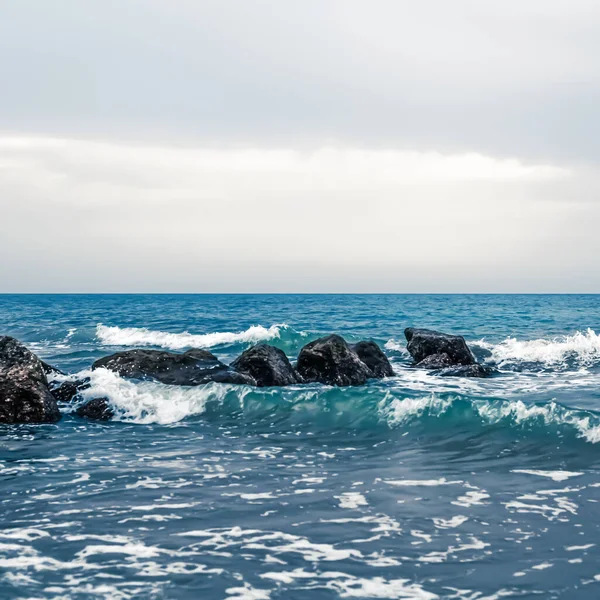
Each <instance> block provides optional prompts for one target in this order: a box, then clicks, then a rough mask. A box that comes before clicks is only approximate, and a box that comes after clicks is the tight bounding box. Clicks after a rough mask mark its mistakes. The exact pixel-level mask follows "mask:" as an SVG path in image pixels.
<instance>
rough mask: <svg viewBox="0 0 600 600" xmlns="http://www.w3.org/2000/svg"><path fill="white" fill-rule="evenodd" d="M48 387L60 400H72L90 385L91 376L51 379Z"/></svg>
mask: <svg viewBox="0 0 600 600" xmlns="http://www.w3.org/2000/svg"><path fill="white" fill-rule="evenodd" d="M48 387H49V388H50V391H51V392H52V395H53V396H54V397H55V398H56V399H57V400H58V401H59V402H72V401H73V400H75V399H76V398H77V396H78V394H79V392H82V391H83V390H87V389H88V388H89V387H90V378H89V377H86V378H85V379H76V380H75V381H51V382H50V383H49V384H48Z"/></svg>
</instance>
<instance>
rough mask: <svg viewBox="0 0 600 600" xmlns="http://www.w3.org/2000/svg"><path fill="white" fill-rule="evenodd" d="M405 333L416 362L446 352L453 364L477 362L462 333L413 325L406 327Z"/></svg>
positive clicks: (409, 349) (408, 346) (407, 347)
mask: <svg viewBox="0 0 600 600" xmlns="http://www.w3.org/2000/svg"><path fill="white" fill-rule="evenodd" d="M404 335H405V336H406V340H407V341H408V344H407V346H406V349H407V350H408V351H409V352H410V355H411V356H412V357H413V359H414V361H415V362H416V363H420V362H421V361H423V360H425V359H426V358H427V357H428V356H431V355H432V354H446V355H447V356H448V358H449V359H450V361H451V363H452V364H453V365H473V364H475V357H474V356H473V353H472V352H471V350H469V347H468V346H467V343H466V342H465V338H464V337H462V336H461V335H448V334H446V333H440V332H439V331H431V330H430V329H414V328H413V327H409V328H408V329H405V330H404Z"/></svg>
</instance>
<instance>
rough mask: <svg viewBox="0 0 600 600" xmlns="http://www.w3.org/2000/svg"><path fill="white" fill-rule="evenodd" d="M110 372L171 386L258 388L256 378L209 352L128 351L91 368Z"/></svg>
mask: <svg viewBox="0 0 600 600" xmlns="http://www.w3.org/2000/svg"><path fill="white" fill-rule="evenodd" d="M99 368H104V369H109V370H110V371H114V372H115V373H118V374H119V375H121V376H122V377H131V378H133V379H150V380H155V381H159V382H161V383H166V384H168V385H201V384H203V383H208V382H210V381H216V382H219V383H240V384H246V385H256V382H255V381H254V379H253V378H252V377H250V376H248V375H245V374H243V373H237V372H236V371H234V370H233V369H230V368H229V367H228V366H227V365H225V364H223V363H222V362H221V361H220V360H219V359H218V358H217V357H216V356H214V354H211V353H210V352H208V351H207V350H198V349H193V350H188V351H187V352H184V353H183V354H177V353H175V352H165V351H162V350H126V351H124V352H117V353H116V354H111V355H110V356H105V357H103V358H101V359H99V360H97V361H96V362H95V363H94V364H93V365H92V369H99Z"/></svg>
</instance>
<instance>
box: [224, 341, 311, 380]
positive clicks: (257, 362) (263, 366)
mask: <svg viewBox="0 0 600 600" xmlns="http://www.w3.org/2000/svg"><path fill="white" fill-rule="evenodd" d="M231 368H232V369H234V370H235V371H237V372H238V373H243V374H245V375H248V376H249V377H251V378H252V379H254V381H256V385H258V386H259V387H268V386H284V385H293V384H295V383H301V382H302V378H301V377H300V375H299V374H298V373H297V371H296V369H294V367H293V366H292V364H291V363H290V361H289V360H288V358H287V356H286V355H285V352H283V350H280V349H279V348H276V347H275V346H271V345H268V344H258V345H256V346H253V347H252V348H249V349H248V350H246V351H245V352H244V353H243V354H241V355H240V356H239V357H238V358H237V359H236V360H235V361H234V362H233V363H231Z"/></svg>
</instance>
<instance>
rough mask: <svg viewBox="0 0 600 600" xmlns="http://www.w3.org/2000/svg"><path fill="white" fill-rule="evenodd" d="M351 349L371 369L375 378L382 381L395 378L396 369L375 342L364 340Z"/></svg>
mask: <svg viewBox="0 0 600 600" xmlns="http://www.w3.org/2000/svg"><path fill="white" fill-rule="evenodd" d="M350 347H351V349H352V350H354V352H356V354H357V355H358V358H360V360H362V362H364V363H365V365H367V367H369V369H371V373H373V377H376V378H378V379H381V378H383V377H393V376H394V369H392V365H391V364H390V361H389V360H388V357H387V356H386V355H385V354H384V353H383V350H382V349H381V348H380V347H379V346H378V345H377V344H376V343H375V342H372V341H367V340H363V341H362V342H358V343H357V344H354V345H353V346H350Z"/></svg>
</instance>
